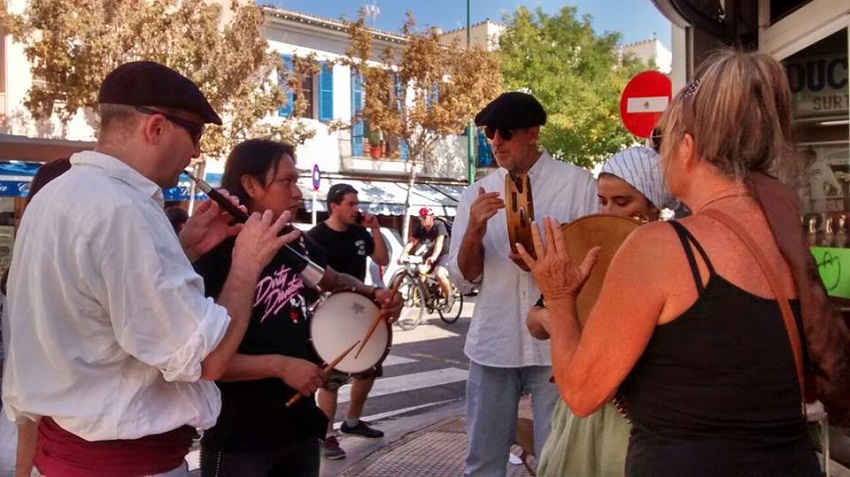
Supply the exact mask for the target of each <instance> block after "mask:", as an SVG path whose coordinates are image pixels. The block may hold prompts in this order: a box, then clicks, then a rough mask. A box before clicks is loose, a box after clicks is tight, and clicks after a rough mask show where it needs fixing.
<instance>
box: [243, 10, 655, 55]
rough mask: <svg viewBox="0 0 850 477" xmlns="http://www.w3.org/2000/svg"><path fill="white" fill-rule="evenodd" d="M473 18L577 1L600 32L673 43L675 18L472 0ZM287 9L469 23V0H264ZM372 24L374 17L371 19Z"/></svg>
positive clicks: (383, 22) (383, 20) (395, 21)
mask: <svg viewBox="0 0 850 477" xmlns="http://www.w3.org/2000/svg"><path fill="white" fill-rule="evenodd" d="M468 1H469V2H471V3H470V10H471V22H472V23H478V22H480V21H483V20H485V19H488V18H489V19H490V20H493V21H497V22H500V21H502V19H503V17H504V16H505V15H506V14H509V13H511V12H513V11H514V10H516V8H517V7H519V6H520V5H523V6H525V7H527V8H529V9H534V8H537V7H538V6H539V7H542V8H543V11H544V12H546V13H549V14H552V13H555V12H557V11H558V10H559V9H560V8H562V7H563V6H565V5H570V6H574V7H577V9H578V13H579V15H584V14H588V15H590V16H591V17H592V18H593V20H592V24H593V29H594V31H595V32H596V33H604V32H614V31H616V32H619V33H620V34H621V35H622V38H623V43H624V44H628V43H634V42H637V41H641V40H646V39H648V38H652V36H653V34H655V35H656V36H657V37H658V39H659V40H660V41H661V43H662V44H664V46H666V47H667V48H668V49H669V48H670V22H669V21H668V20H667V19H666V18H664V16H663V15H661V13H660V12H659V11H658V10H656V8H655V6H654V5H653V4H652V2H651V0H560V1H557V0H527V1H519V0H468ZM257 3H258V4H267V5H271V6H275V7H278V8H283V9H286V10H293V11H296V12H301V13H309V14H312V15H317V16H321V17H326V18H331V19H340V18H343V17H345V18H346V19H349V20H353V19H356V18H357V17H358V13H357V12H358V9H360V7H361V5H363V4H376V5H377V7H378V9H379V10H380V13H379V14H378V15H377V16H376V17H375V19H374V27H375V28H378V29H381V30H388V31H399V30H400V29H401V25H402V23H403V21H404V15H405V12H406V11H408V10H410V11H411V12H413V15H414V17H415V18H416V23H417V26H420V27H425V26H437V27H440V28H442V29H443V30H444V31H449V30H454V29H457V28H463V27H465V26H466V2H464V1H463V0H265V3H264V2H263V1H262V0H261V1H260V2H257ZM367 24H369V20H367Z"/></svg>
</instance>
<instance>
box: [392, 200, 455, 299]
mask: <svg viewBox="0 0 850 477" xmlns="http://www.w3.org/2000/svg"><path fill="white" fill-rule="evenodd" d="M419 222H420V225H419V226H418V227H416V228H415V229H414V230H413V233H412V234H411V235H410V239H409V240H408V241H407V243H406V244H405V245H404V250H402V252H401V257H399V259H398V263H399V264H401V263H404V262H405V261H407V256H408V255H409V254H410V253H411V252H413V255H417V256H420V257H423V258H424V259H425V261H424V263H423V264H422V265H419V273H421V274H423V275H428V274H433V275H434V277H435V278H436V279H437V283H439V284H440V290H441V291H442V292H443V297H444V298H445V299H446V304H445V309H446V310H448V309H451V307H452V305H453V303H452V301H453V300H454V297H452V283H451V281H449V271H448V269H447V268H446V263H447V262H448V258H449V232H448V230H447V229H446V224H444V223H443V222H442V221H441V220H435V219H434V211H432V210H431V209H430V208H429V207H422V208H421V209H419Z"/></svg>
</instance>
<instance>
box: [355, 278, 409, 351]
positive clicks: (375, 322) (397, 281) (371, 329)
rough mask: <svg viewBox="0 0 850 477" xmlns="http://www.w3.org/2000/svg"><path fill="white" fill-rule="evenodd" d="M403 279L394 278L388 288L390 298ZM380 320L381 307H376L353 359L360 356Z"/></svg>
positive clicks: (396, 291) (393, 295)
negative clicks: (375, 311)
mask: <svg viewBox="0 0 850 477" xmlns="http://www.w3.org/2000/svg"><path fill="white" fill-rule="evenodd" d="M403 281H404V280H402V279H401V278H399V279H398V280H396V282H395V285H393V287H392V289H391V290H390V299H392V298H393V297H395V294H396V293H398V289H399V288H400V287H401V282H403ZM380 322H381V309H380V308H378V314H377V315H375V319H374V320H372V324H371V325H369V331H367V332H366V337H365V338H363V341H361V342H360V348H358V349H357V352H356V353H354V359H357V357H358V356H360V352H361V351H363V348H365V347H366V343H368V342H369V340H370V339H371V338H372V335H374V334H375V330H376V329H378V323H380Z"/></svg>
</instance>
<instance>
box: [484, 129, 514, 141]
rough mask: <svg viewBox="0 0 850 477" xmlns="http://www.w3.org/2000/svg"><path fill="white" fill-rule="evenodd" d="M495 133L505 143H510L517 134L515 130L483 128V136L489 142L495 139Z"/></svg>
mask: <svg viewBox="0 0 850 477" xmlns="http://www.w3.org/2000/svg"><path fill="white" fill-rule="evenodd" d="M496 131H499V136H501V137H502V140H503V141H505V142H507V141H510V140H511V138H513V137H514V134H516V132H517V130H516V129H496V128H493V127H490V126H484V136H485V137H486V138H487V139H489V140H491V141H492V140H493V138H494V137H496Z"/></svg>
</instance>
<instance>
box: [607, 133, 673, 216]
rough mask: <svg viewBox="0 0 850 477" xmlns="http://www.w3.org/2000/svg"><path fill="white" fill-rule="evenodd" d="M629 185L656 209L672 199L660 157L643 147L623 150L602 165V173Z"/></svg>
mask: <svg viewBox="0 0 850 477" xmlns="http://www.w3.org/2000/svg"><path fill="white" fill-rule="evenodd" d="M601 172H604V173H607V174H612V175H615V176H617V177H619V178H620V179H623V180H624V181H626V182H628V183H629V184H631V186H632V187H634V188H635V189H637V190H638V191H639V192H640V193H641V194H643V195H644V197H646V198H647V199H648V200H649V201H650V202H652V205H654V206H655V207H657V208H658V209H662V208H664V207H665V206H666V205H667V204H668V202H670V200H671V199H672V197H671V196H670V192H668V190H667V186H665V185H664V177H663V174H662V171H661V156H659V155H658V154H657V153H656V152H655V151H653V150H652V149H650V148H648V147H645V146H636V147H630V148H628V149H624V150H622V151H620V152H618V153H617V154H614V156H612V157H611V159H609V160H608V162H606V163H605V164H603V165H602V171H601Z"/></svg>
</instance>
